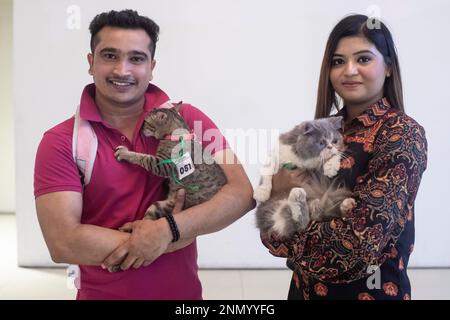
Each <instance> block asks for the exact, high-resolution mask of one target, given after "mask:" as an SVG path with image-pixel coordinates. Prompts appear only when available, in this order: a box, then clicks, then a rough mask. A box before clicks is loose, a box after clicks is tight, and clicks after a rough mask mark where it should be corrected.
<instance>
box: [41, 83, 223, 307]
mask: <svg viewBox="0 0 450 320" xmlns="http://www.w3.org/2000/svg"><path fill="white" fill-rule="evenodd" d="M94 97H95V86H94V84H90V85H88V86H86V87H85V89H84V91H83V93H82V95H81V102H80V115H81V117H82V118H84V119H87V120H89V121H90V122H91V124H92V126H93V128H94V130H95V133H96V134H97V137H98V150H97V156H96V159H95V164H94V169H93V173H92V177H91V181H90V183H89V184H88V185H87V186H86V188H85V190H84V191H83V187H82V185H81V181H80V175H79V173H78V168H77V166H76V165H75V162H74V160H73V158H72V131H73V125H74V118H73V117H72V118H70V119H68V120H66V121H64V122H62V123H60V124H59V125H57V126H55V127H54V128H52V129H50V130H48V131H47V132H45V134H44V136H43V138H42V140H41V143H40V145H39V148H38V151H37V154H36V162H35V172H34V195H35V197H36V198H37V197H39V196H41V195H43V194H46V193H50V192H58V191H76V192H80V193H83V212H82V216H81V223H83V224H92V225H98V226H102V227H106V228H111V229H117V228H119V227H120V226H122V225H123V224H124V223H126V222H129V221H134V220H138V219H142V218H143V215H144V213H145V211H146V209H147V208H148V207H149V206H150V204H152V203H153V202H154V201H158V200H161V199H164V198H165V193H164V190H163V185H162V182H163V179H162V178H160V177H157V176H154V175H152V174H150V173H148V172H147V171H145V170H144V169H142V168H140V167H139V166H136V165H132V164H127V163H123V162H118V161H117V160H116V159H115V158H114V149H115V148H116V147H117V146H119V145H125V146H127V147H128V148H129V149H130V150H133V151H136V152H141V153H150V154H155V153H156V149H157V147H158V141H157V140H156V139H154V138H146V137H145V136H143V135H142V134H141V133H140V128H141V126H142V123H143V120H144V118H145V115H146V114H147V113H148V112H149V111H150V110H152V109H153V108H155V107H158V106H160V105H161V104H162V103H164V102H165V101H167V100H168V96H167V95H166V94H165V93H164V92H163V91H162V90H160V89H159V88H158V87H156V86H154V85H152V84H149V86H148V89H147V92H146V94H145V98H146V100H145V106H144V110H143V113H142V116H141V117H140V119H139V121H138V123H137V126H136V129H135V132H134V135H133V141H129V140H128V139H127V138H126V137H125V136H124V135H122V134H121V133H120V132H119V131H118V130H116V129H114V128H112V127H111V126H110V125H109V124H108V123H106V122H104V121H103V120H102V118H101V116H100V114H99V111H98V109H97V106H96V104H95V100H94ZM74 110H75V108H74ZM180 113H181V115H182V116H183V118H184V119H185V120H186V122H187V123H188V125H189V126H190V127H191V128H193V127H194V121H201V131H202V132H196V134H197V136H198V137H201V136H203V135H202V133H203V132H205V131H206V130H208V129H216V128H217V127H216V125H215V124H214V123H213V122H212V121H211V120H210V119H209V118H208V117H207V116H206V115H205V114H203V113H202V112H201V111H200V110H198V109H197V108H195V107H193V106H191V105H185V106H183V107H182V108H181V111H180ZM197 127H198V123H197ZM216 132H218V130H217V131H216ZM205 136H206V135H205ZM213 142H214V146H215V150H214V151H215V152H217V151H219V150H222V149H225V148H226V147H227V143H226V141H225V138H224V137H223V136H221V138H220V139H218V140H217V139H216V140H215V141H213ZM202 143H203V147H206V146H207V145H208V144H209V143H210V142H209V141H202ZM80 270H81V289H80V290H78V295H77V299H201V298H202V287H201V284H200V281H199V278H198V274H197V272H198V266H197V246H196V243H195V241H194V243H193V244H191V245H190V246H188V247H186V248H184V249H181V250H178V251H176V252H173V253H168V254H164V255H162V256H160V257H159V258H158V259H157V260H156V261H155V262H153V263H152V264H151V265H150V266H148V267H141V268H139V269H133V268H131V269H129V270H128V271H122V272H117V273H109V272H107V271H105V270H103V269H102V268H100V267H93V266H80Z"/></svg>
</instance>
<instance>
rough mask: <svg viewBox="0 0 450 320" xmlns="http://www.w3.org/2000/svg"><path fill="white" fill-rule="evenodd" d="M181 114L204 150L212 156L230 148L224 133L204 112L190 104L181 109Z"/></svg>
mask: <svg viewBox="0 0 450 320" xmlns="http://www.w3.org/2000/svg"><path fill="white" fill-rule="evenodd" d="M180 113H181V116H182V117H183V118H184V120H185V121H186V123H187V124H188V126H189V127H190V128H191V130H193V131H194V133H195V134H196V136H197V139H199V140H201V142H202V146H203V149H207V150H208V151H209V152H210V153H211V155H214V154H215V153H216V152H218V151H221V150H224V149H228V148H229V145H228V142H227V140H226V139H225V137H224V136H223V134H222V132H221V131H220V130H219V129H218V128H217V126H216V124H215V123H214V122H213V121H212V120H211V119H210V118H209V117H208V116H207V115H206V114H204V113H203V112H202V111H200V110H199V109H197V108H196V107H194V106H192V105H190V104H185V105H183V107H182V108H181V110H180Z"/></svg>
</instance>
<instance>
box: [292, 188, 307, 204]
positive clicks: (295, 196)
mask: <svg viewBox="0 0 450 320" xmlns="http://www.w3.org/2000/svg"><path fill="white" fill-rule="evenodd" d="M288 201H289V202H292V203H301V202H302V203H306V191H305V189H303V188H292V189H291V192H289V198H288Z"/></svg>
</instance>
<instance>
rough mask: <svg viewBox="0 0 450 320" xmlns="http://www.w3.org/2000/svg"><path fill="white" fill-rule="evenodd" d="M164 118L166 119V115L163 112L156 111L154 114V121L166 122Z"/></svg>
mask: <svg viewBox="0 0 450 320" xmlns="http://www.w3.org/2000/svg"><path fill="white" fill-rule="evenodd" d="M166 118H167V114H166V113H165V112H163V111H158V112H156V113H155V120H156V121H159V122H163V121H164V120H166Z"/></svg>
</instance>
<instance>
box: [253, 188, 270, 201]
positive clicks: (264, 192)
mask: <svg viewBox="0 0 450 320" xmlns="http://www.w3.org/2000/svg"><path fill="white" fill-rule="evenodd" d="M270 193H271V190H270V189H267V188H262V187H258V188H256V190H255V192H253V199H255V200H256V201H258V202H265V201H267V200H269V198H270Z"/></svg>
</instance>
